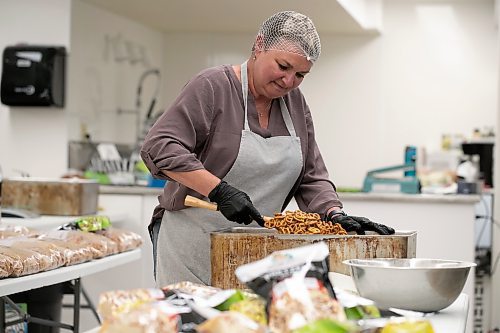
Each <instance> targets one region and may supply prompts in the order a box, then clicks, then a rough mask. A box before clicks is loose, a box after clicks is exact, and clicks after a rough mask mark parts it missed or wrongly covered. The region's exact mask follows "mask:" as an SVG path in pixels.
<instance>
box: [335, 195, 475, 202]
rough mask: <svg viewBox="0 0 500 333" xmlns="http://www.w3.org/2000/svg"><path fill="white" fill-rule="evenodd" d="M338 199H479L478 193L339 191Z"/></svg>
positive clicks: (394, 200)
mask: <svg viewBox="0 0 500 333" xmlns="http://www.w3.org/2000/svg"><path fill="white" fill-rule="evenodd" d="M338 195H339V198H340V201H343V200H355V201H387V202H391V201H392V202H396V201H397V202H418V203H422V202H426V203H459V204H475V203H477V202H479V201H481V196H480V195H479V194H404V193H349V192H339V193H338Z"/></svg>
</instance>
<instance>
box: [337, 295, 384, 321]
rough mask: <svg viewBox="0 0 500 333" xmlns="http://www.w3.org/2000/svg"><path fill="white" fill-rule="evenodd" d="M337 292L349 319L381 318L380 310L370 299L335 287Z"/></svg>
mask: <svg viewBox="0 0 500 333" xmlns="http://www.w3.org/2000/svg"><path fill="white" fill-rule="evenodd" d="M335 294H336V295H337V299H338V300H339V302H340V304H342V306H343V307H344V312H345V314H346V317H347V319H349V320H360V319H375V318H380V317H381V314H380V310H379V309H378V307H377V306H376V305H375V302H373V301H372V300H370V299H367V298H364V297H361V296H359V295H356V294H353V293H350V292H348V291H345V290H342V289H335Z"/></svg>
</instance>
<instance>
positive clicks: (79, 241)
mask: <svg viewBox="0 0 500 333" xmlns="http://www.w3.org/2000/svg"><path fill="white" fill-rule="evenodd" d="M43 237H44V238H55V239H60V240H63V241H65V242H71V243H74V244H75V245H80V246H82V247H87V248H89V249H90V251H91V252H92V258H93V259H97V258H102V257H105V256H108V255H111V254H115V253H118V244H116V242H114V241H113V240H111V239H109V238H107V237H104V236H102V235H98V234H95V233H92V232H84V231H79V230H53V231H49V232H48V233H45V234H44V235H43Z"/></svg>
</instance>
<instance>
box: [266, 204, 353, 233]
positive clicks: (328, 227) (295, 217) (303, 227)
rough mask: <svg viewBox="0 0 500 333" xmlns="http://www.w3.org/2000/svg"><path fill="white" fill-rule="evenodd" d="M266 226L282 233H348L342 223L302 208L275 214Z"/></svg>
mask: <svg viewBox="0 0 500 333" xmlns="http://www.w3.org/2000/svg"><path fill="white" fill-rule="evenodd" d="M264 226H265V227H267V228H274V229H276V230H278V233H280V234H309V235H311V234H313V235H314V234H316V235H347V232H346V231H345V230H344V228H342V226H341V225H340V224H338V223H331V222H325V221H322V220H321V217H320V215H319V214H318V213H305V212H303V211H300V210H296V211H293V212H292V211H286V212H285V213H284V214H283V213H277V214H274V217H273V218H272V219H270V220H268V221H266V223H265V224H264Z"/></svg>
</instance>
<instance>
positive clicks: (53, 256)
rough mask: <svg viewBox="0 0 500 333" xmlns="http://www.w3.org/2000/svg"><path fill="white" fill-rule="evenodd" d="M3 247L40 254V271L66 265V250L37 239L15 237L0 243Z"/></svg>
mask: <svg viewBox="0 0 500 333" xmlns="http://www.w3.org/2000/svg"><path fill="white" fill-rule="evenodd" d="M0 244H1V245H4V246H8V247H10V248H12V249H15V250H30V251H33V252H36V253H39V254H40V257H39V263H38V264H39V271H40V272H43V271H49V270H52V269H55V268H58V267H61V266H63V265H64V264H65V259H64V254H63V252H64V249H63V248H61V247H59V246H57V245H55V244H53V243H50V242H47V241H44V240H41V239H37V238H27V237H15V238H8V239H4V240H2V241H0Z"/></svg>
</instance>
